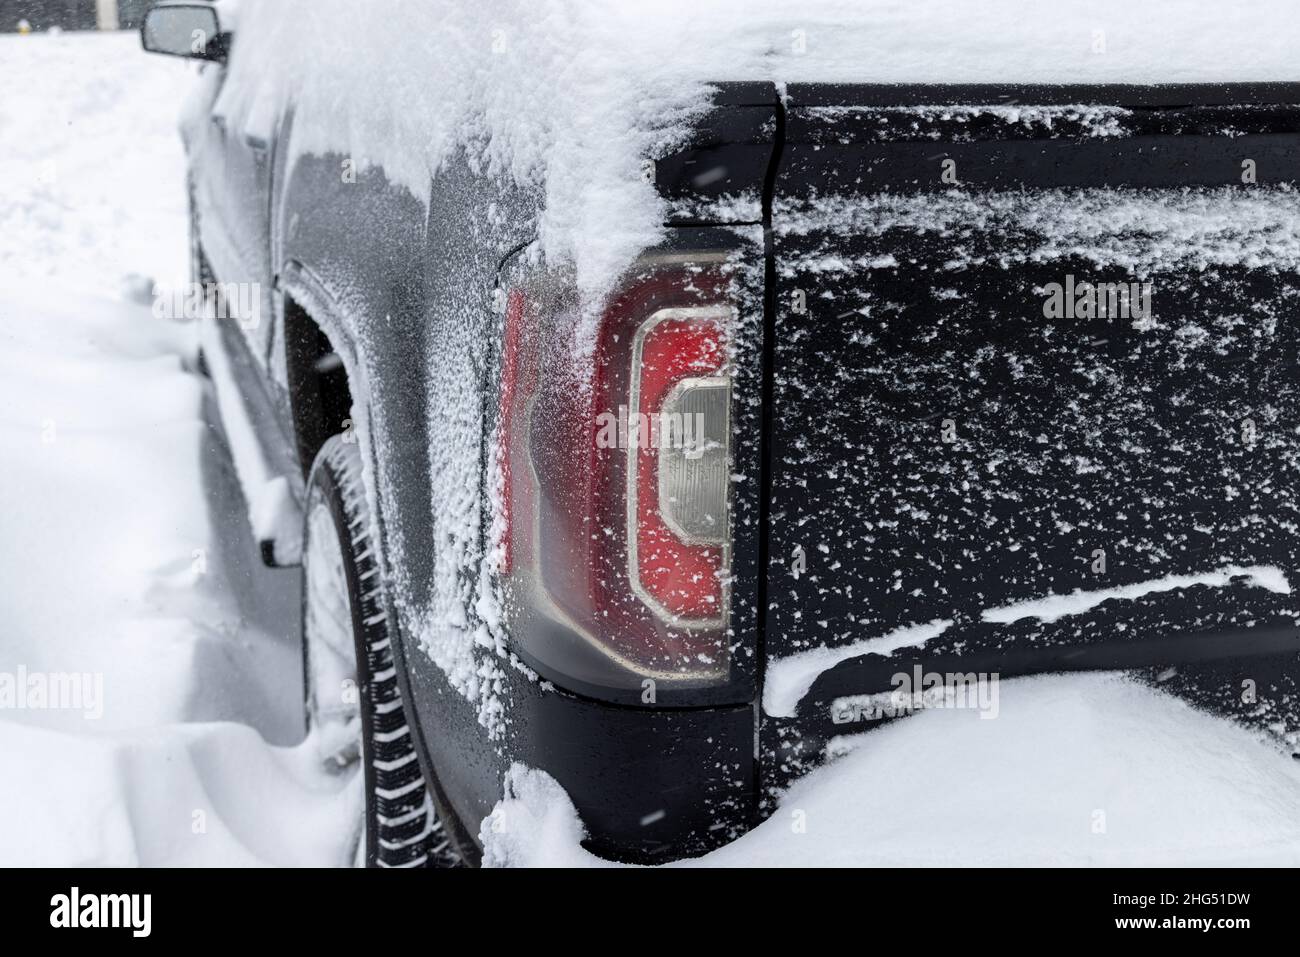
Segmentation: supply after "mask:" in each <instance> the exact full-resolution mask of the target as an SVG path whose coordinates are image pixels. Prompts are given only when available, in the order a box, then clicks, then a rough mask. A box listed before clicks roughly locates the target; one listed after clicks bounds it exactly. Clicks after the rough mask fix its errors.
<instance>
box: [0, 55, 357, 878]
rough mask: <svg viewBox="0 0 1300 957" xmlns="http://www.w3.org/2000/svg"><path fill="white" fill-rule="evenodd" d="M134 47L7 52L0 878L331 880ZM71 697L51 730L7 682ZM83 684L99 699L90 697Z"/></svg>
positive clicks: (179, 182)
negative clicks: (152, 875) (154, 291)
mask: <svg viewBox="0 0 1300 957" xmlns="http://www.w3.org/2000/svg"><path fill="white" fill-rule="evenodd" d="M191 73H192V68H191V67H190V66H188V65H186V64H183V63H182V62H181V61H179V60H168V59H164V58H160V57H147V56H145V55H143V54H142V53H141V52H140V50H139V39H138V37H136V36H135V35H131V34H121V35H113V36H99V35H85V34H82V35H63V36H58V37H50V36H29V37H19V36H12V35H0V89H3V90H5V94H4V96H3V97H0V181H2V182H3V188H0V488H2V489H3V490H4V495H5V501H6V503H7V505H6V507H5V511H4V517H3V519H0V609H3V614H4V617H3V621H2V622H0V864H134V863H139V864H152V865H169V864H195V863H214V864H245V863H256V862H265V863H276V864H330V863H336V862H339V861H340V860H343V859H345V858H346V852H345V851H344V849H343V848H344V844H345V843H346V837H347V833H348V830H349V827H350V825H351V821H352V820H353V811H354V809H355V803H354V802H355V801H356V800H357V798H358V795H356V794H354V793H351V792H350V791H349V790H348V789H345V788H341V787H340V783H339V782H338V781H336V780H334V779H332V778H330V777H328V776H327V775H325V774H323V773H322V772H320V771H318V770H317V769H316V765H315V762H314V761H313V759H312V758H311V756H310V754H309V753H307V751H306V749H295V748H294V747H293V745H296V744H297V743H298V741H299V740H300V739H301V737H302V731H301V717H300V715H301V711H300V705H299V701H300V698H299V695H300V691H299V687H300V682H301V679H300V667H299V664H298V646H297V642H298V638H297V635H298V630H297V629H298V626H297V617H296V616H297V610H296V603H297V585H296V578H295V577H294V575H295V573H293V572H278V573H273V572H269V571H267V570H266V569H264V568H262V567H261V566H260V562H259V560H258V558H257V555H256V551H255V549H254V546H253V543H252V542H251V540H250V538H249V536H248V533H247V531H246V528H247V524H246V522H245V520H244V517H243V516H244V505H243V502H242V501H241V499H240V493H239V490H238V486H237V484H236V482H235V479H234V473H233V469H232V466H231V463H230V458H229V455H228V453H227V451H226V449H225V446H224V444H223V442H222V440H221V437H220V434H219V432H218V431H217V430H215V429H214V427H213V424H212V423H213V417H212V412H211V406H212V396H211V392H210V389H209V388H208V387H207V386H206V385H205V383H204V380H203V379H201V378H200V377H198V376H196V375H194V374H193V373H192V372H190V371H189V370H188V363H189V360H190V359H191V357H192V353H193V348H194V342H193V337H194V329H193V328H192V327H189V326H185V325H180V324H175V323H171V322H168V321H164V320H159V319H155V318H154V317H153V315H152V313H151V310H150V301H151V299H150V291H151V282H150V281H149V278H148V277H152V278H153V279H156V280H157V281H159V282H161V283H164V284H168V283H170V284H176V283H180V282H184V281H185V279H186V255H187V245H186V244H187V236H186V224H185V205H184V198H185V192H184V165H183V157H182V153H181V147H180V142H179V140H178V138H177V136H176V132H175V129H176V116H177V113H178V111H179V108H180V104H181V100H182V97H183V96H184V93H185V90H186V89H187V87H188V84H189V82H190V77H191ZM24 674H25V675H26V677H27V681H26V682H24V683H25V684H28V686H29V689H30V687H32V685H31V682H32V680H33V676H35V680H36V682H37V683H38V684H40V683H48V682H47V681H46V676H49V675H53V674H75V675H79V676H83V677H82V680H81V685H82V687H81V688H80V691H81V694H80V695H79V696H74V697H75V700H66V701H65V702H64V703H65V704H68V703H70V704H73V705H75V706H74V707H66V708H62V709H50V708H48V707H41V706H39V705H40V704H41V703H40V702H39V701H38V700H35V698H34V695H33V694H32V693H31V692H30V690H29V693H28V694H27V695H26V696H25V699H26V700H22V699H21V698H15V699H14V700H11V701H10V702H8V704H5V703H4V696H3V692H4V688H3V687H2V686H3V684H4V682H5V680H6V677H7V678H8V680H9V681H10V682H11V684H10V687H11V688H12V682H14V681H16V680H17V679H18V678H19V677H20V676H21V675H24ZM86 676H89V677H86Z"/></svg>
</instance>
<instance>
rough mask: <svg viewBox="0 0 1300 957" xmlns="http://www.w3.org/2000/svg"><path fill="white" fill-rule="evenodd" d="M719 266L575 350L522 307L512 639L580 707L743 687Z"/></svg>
mask: <svg viewBox="0 0 1300 957" xmlns="http://www.w3.org/2000/svg"><path fill="white" fill-rule="evenodd" d="M726 293H727V285H726V282H725V281H724V280H723V278H722V277H721V276H720V275H719V274H718V272H717V271H716V269H714V268H712V267H703V266H698V267H674V268H673V269H672V271H664V270H658V271H650V272H647V273H645V274H643V275H641V276H639V277H638V278H636V279H634V280H633V281H632V282H630V283H629V284H627V286H626V287H625V288H624V290H623V292H622V293H621V294H620V295H619V296H617V297H616V298H615V299H614V300H613V302H612V303H611V304H610V306H609V307H608V308H607V309H606V311H605V313H604V314H603V315H602V317H601V319H600V322H599V325H598V328H597V329H596V330H595V340H594V342H595V344H594V349H591V348H588V349H582V348H578V347H576V346H575V342H576V341H577V340H576V339H575V335H576V334H577V330H579V329H581V328H583V324H582V323H581V321H580V319H579V317H578V315H577V313H576V311H575V310H572V309H570V310H566V309H564V308H562V307H560V306H557V305H556V304H554V303H546V304H542V303H539V302H535V301H530V300H527V299H525V297H523V296H521V295H520V294H518V293H517V292H516V293H513V294H512V295H511V297H510V299H509V301H508V306H507V314H506V323H505V335H504V339H505V342H504V349H503V357H502V381H501V402H502V407H501V412H500V430H499V434H498V442H499V446H498V447H499V451H500V455H499V458H500V461H501V472H502V480H503V490H504V495H503V500H502V503H501V504H502V508H501V511H502V513H503V515H504V517H505V519H506V520H505V522H504V523H503V525H504V532H503V533H504V535H505V541H504V542H502V543H501V544H502V545H503V552H504V556H505V558H504V560H503V562H502V566H501V574H502V578H503V581H504V582H505V585H506V592H507V597H508V600H507V614H508V617H509V626H510V630H511V634H512V637H513V639H514V641H515V643H516V645H517V646H518V648H519V649H520V651H521V653H522V654H523V656H524V657H525V658H526V659H529V660H531V661H532V662H533V663H534V664H536V665H538V666H539V667H540V668H541V670H542V671H543V672H544V673H547V674H555V675H557V676H562V677H563V678H564V679H568V680H570V681H571V682H573V683H574V684H575V685H576V686H577V690H584V689H585V690H592V689H596V690H599V689H615V690H633V689H634V690H636V691H638V692H640V691H641V690H642V689H643V688H644V687H645V684H644V682H645V680H646V679H647V678H648V679H651V680H653V681H654V682H655V684H656V685H659V684H663V685H667V686H686V687H699V686H710V685H718V684H725V683H726V682H727V681H728V679H729V676H730V667H731V662H730V653H729V642H728V617H729V609H728V593H729V580H728V576H729V572H730V554H731V533H730V524H729V492H730V484H731V483H730V476H731V415H730V411H731V378H730V368H729V358H728V357H729V354H730V337H731V335H732V326H733V310H732V307H731V306H730V305H729V304H728V302H727V295H726Z"/></svg>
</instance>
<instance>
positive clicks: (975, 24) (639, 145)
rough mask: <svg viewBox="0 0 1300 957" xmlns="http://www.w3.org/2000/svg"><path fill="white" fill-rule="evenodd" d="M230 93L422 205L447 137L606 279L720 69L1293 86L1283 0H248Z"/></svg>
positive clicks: (598, 283)
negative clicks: (530, 197) (372, 170)
mask: <svg viewBox="0 0 1300 957" xmlns="http://www.w3.org/2000/svg"><path fill="white" fill-rule="evenodd" d="M239 13H240V15H239V20H240V31H241V32H240V36H239V38H238V40H237V42H236V45H235V51H234V59H233V74H232V82H231V83H229V84H228V85H227V88H226V91H225V93H224V94H223V95H224V97H225V98H226V101H225V104H224V105H225V106H226V107H227V108H229V109H230V110H231V112H232V115H235V116H239V117H243V118H244V119H243V120H242V121H241V122H252V123H255V124H258V125H265V123H266V122H267V121H268V119H271V118H273V117H274V116H275V114H276V111H277V109H278V108H279V105H280V104H281V103H282V102H283V101H284V99H285V97H287V96H289V95H293V96H294V97H296V99H297V101H298V102H299V103H300V104H301V105H302V107H303V113H304V115H310V116H313V117H315V118H316V119H315V120H313V121H312V122H311V123H309V124H308V125H306V126H305V127H302V128H300V129H298V130H297V131H296V132H295V144H294V148H295V149H299V150H303V151H306V152H311V153H324V152H329V151H333V152H336V153H339V154H341V155H344V156H348V157H352V158H353V159H355V160H356V161H357V162H358V163H360V164H361V165H363V166H365V165H369V164H378V165H380V166H382V167H383V169H384V170H385V172H386V173H387V174H388V176H389V178H390V179H392V180H394V181H395V182H399V183H402V184H404V185H406V186H407V187H408V188H409V189H410V190H411V191H412V192H413V193H414V194H415V195H416V196H418V197H420V198H421V199H424V198H425V197H426V194H427V183H428V178H429V176H430V173H431V172H432V171H435V170H436V169H437V168H438V167H439V165H440V164H441V163H442V162H444V161H445V160H446V159H447V157H448V156H449V155H451V153H452V152H453V151H454V150H456V149H458V148H461V147H465V148H467V149H469V150H470V152H471V154H472V155H474V156H475V157H476V158H477V159H478V160H479V162H481V163H482V164H483V166H484V167H485V168H487V169H489V170H491V171H493V172H495V173H499V174H501V175H504V176H509V177H512V178H513V179H514V180H516V181H518V182H520V183H525V184H529V185H533V186H538V187H540V188H541V190H542V191H543V192H544V194H545V210H544V214H543V218H542V222H541V237H540V238H541V240H542V246H543V249H544V251H545V253H546V255H547V256H548V258H550V259H552V260H553V261H572V262H573V263H574V264H575V266H576V273H577V278H578V282H579V286H580V288H581V289H582V290H584V291H585V292H586V293H588V294H589V295H593V294H599V293H600V292H602V291H603V290H604V289H605V288H606V287H607V286H608V284H609V282H610V281H611V280H612V279H613V277H614V276H616V275H617V274H618V272H619V271H620V270H621V269H622V268H623V267H624V266H625V265H626V264H627V263H628V262H629V260H630V258H631V257H632V256H634V255H635V254H636V253H637V252H638V251H639V250H640V249H641V248H643V247H644V246H646V245H649V244H651V243H653V242H654V241H655V239H656V238H657V236H658V235H659V231H660V228H661V227H660V224H661V223H662V221H663V219H664V215H663V213H664V209H663V207H662V205H661V204H660V202H659V201H658V200H657V199H656V197H655V195H654V193H653V191H652V189H651V187H650V185H649V184H647V183H645V182H644V181H643V179H642V177H641V176H640V167H641V163H642V161H643V160H644V159H645V158H646V157H649V156H654V155H656V154H657V153H662V152H663V151H665V150H666V149H667V148H668V147H669V146H670V145H671V144H672V143H674V142H675V141H677V140H679V139H680V138H681V137H682V135H683V133H684V131H685V129H686V126H687V125H688V123H689V120H690V119H691V117H692V116H693V115H695V114H696V113H697V112H698V111H699V110H700V108H701V107H702V106H703V105H704V104H705V102H706V101H707V98H708V94H709V87H708V84H709V83H710V82H711V81H719V80H770V81H774V82H777V83H792V82H805V81H830V82H877V83H892V82H942V83H959V82H999V83H1005V82H1072V83H1087V82H1092V83H1102V82H1218V81H1231V80H1237V81H1244V80H1287V79H1291V80H1294V79H1300V63H1298V61H1297V59H1296V57H1295V50H1296V49H1297V48H1298V47H1300V20H1298V19H1297V18H1296V17H1295V16H1294V7H1293V5H1292V4H1291V3H1290V2H1288V0H1254V2H1247V3H1243V4H1238V5H1235V6H1233V7H1232V8H1231V9H1230V10H1227V9H1224V8H1222V7H1220V6H1218V5H1214V4H1208V3H1192V2H1180V0H1159V2H1155V0H1153V2H1148V3H1144V4H1134V3H1131V2H1129V0H1063V2H1056V3H1040V4H1027V3H1024V2H1022V0H974V2H972V0H937V2H928V3H915V2H912V0H871V2H853V0H813V2H806V3H801V4H797V5H792V4H790V3H788V2H786V0H758V2H754V0H705V2H700V0H656V2H655V3H644V4H630V3H629V4H607V3H598V2H594V0H497V2H495V3H492V4H490V5H488V6H485V5H483V4H481V3H468V2H456V0H430V2H425V3H420V4H414V3H407V2H400V0H372V2H370V3H368V4H366V5H365V7H364V9H362V8H359V7H358V6H357V5H356V4H355V3H352V2H349V0H270V2H268V0H262V2H256V0H245V2H244V3H243V4H242V5H241V8H240V11H239Z"/></svg>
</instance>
